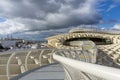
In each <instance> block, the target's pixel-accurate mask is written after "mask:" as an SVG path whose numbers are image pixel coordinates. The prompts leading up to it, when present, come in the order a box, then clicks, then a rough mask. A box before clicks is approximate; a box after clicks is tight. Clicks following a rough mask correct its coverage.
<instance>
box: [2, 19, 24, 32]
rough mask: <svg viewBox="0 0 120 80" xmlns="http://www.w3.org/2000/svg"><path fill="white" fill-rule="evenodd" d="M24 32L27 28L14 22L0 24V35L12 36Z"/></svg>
mask: <svg viewBox="0 0 120 80" xmlns="http://www.w3.org/2000/svg"><path fill="white" fill-rule="evenodd" d="M23 30H25V26H24V25H23V24H20V23H17V22H15V21H13V20H6V21H5V22H2V23H0V34H10V33H14V32H21V31H23Z"/></svg>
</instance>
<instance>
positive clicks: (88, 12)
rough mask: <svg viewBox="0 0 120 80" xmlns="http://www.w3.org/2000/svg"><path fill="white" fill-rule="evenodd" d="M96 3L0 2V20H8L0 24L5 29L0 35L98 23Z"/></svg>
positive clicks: (84, 0) (82, 0)
mask: <svg viewBox="0 0 120 80" xmlns="http://www.w3.org/2000/svg"><path fill="white" fill-rule="evenodd" d="M98 1H99V0H98ZM98 1H96V0H0V16H1V17H5V18H6V19H7V21H5V22H4V23H0V25H1V26H4V28H2V29H4V31H2V30H1V32H0V34H4V32H7V34H8V33H14V32H19V31H20V32H21V31H25V30H28V31H43V30H51V29H62V28H68V27H70V26H78V25H81V24H96V23H99V21H100V20H101V19H102V17H101V15H100V14H99V13H98V11H97V6H96V4H97V2H98ZM15 25H16V26H15ZM7 29H10V30H7Z"/></svg>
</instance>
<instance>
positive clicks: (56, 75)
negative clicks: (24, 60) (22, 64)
mask: <svg viewBox="0 0 120 80" xmlns="http://www.w3.org/2000/svg"><path fill="white" fill-rule="evenodd" d="M64 77H65V73H64V70H63V68H62V65H60V64H57V63H54V64H51V65H47V66H43V67H39V68H36V69H34V70H31V71H27V72H25V73H23V74H20V75H19V76H17V77H15V78H13V79H11V80H64Z"/></svg>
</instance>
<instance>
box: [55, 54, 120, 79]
mask: <svg viewBox="0 0 120 80" xmlns="http://www.w3.org/2000/svg"><path fill="white" fill-rule="evenodd" d="M53 58H54V59H55V60H57V61H58V62H60V63H62V64H63V65H66V66H68V67H72V68H73V69H77V70H79V71H81V72H84V73H88V74H91V75H94V76H96V77H99V78H103V79H106V80H120V70H119V69H116V68H112V67H105V66H101V65H97V64H91V63H86V62H82V61H77V60H73V59H69V58H66V57H62V56H60V55H57V54H54V55H53ZM77 74H78V73H77Z"/></svg>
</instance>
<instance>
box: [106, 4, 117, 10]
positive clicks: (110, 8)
mask: <svg viewBox="0 0 120 80" xmlns="http://www.w3.org/2000/svg"><path fill="white" fill-rule="evenodd" d="M115 7H117V5H114V4H112V5H110V6H109V7H108V9H107V10H106V11H107V12H109V11H110V10H112V9H113V8H115Z"/></svg>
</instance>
